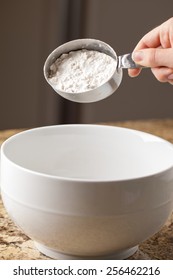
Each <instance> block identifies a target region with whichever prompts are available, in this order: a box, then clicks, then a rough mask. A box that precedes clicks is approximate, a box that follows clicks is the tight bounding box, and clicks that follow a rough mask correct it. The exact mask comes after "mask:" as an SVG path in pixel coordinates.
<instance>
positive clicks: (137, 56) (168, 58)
mask: <svg viewBox="0 0 173 280" xmlns="http://www.w3.org/2000/svg"><path fill="white" fill-rule="evenodd" d="M132 58H133V60H134V61H135V62H136V63H137V64H141V65H142V66H146V67H151V68H155V67H160V66H165V67H169V68H172V66H173V48H168V49H162V48H156V49H155V48H148V49H142V50H139V51H134V52H133V54H132Z"/></svg>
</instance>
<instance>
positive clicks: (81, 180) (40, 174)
mask: <svg viewBox="0 0 173 280" xmlns="http://www.w3.org/2000/svg"><path fill="white" fill-rule="evenodd" d="M56 127H61V128H62V127H92V128H94V127H96V128H104V129H119V130H123V131H129V132H132V133H136V134H143V135H146V136H150V137H152V138H155V139H157V140H159V141H160V142H163V143H166V144H167V145H168V146H170V148H172V149H173V144H172V143H171V142H169V141H168V140H165V139H164V138H162V137H159V136H157V135H154V134H151V133H148V132H144V131H141V130H137V129H132V128H126V127H121V126H114V125H105V124H58V125H47V126H40V127H35V128H30V129H26V130H23V131H20V132H18V133H16V134H14V135H12V136H10V137H9V138H8V139H6V140H5V141H4V142H3V143H2V144H1V153H0V157H1V159H2V157H5V159H6V160H7V161H8V162H10V163H11V164H12V165H14V166H15V167H17V168H18V169H19V170H22V171H25V172H26V173H30V174H32V175H36V176H38V177H43V178H48V179H50V180H58V181H60V180H61V181H64V182H65V181H67V182H78V183H120V182H127V181H128V182H133V181H141V180H143V179H150V178H155V177H159V176H162V175H163V174H164V173H165V172H167V171H171V169H172V170H173V163H172V165H170V166H169V167H167V168H164V169H163V170H161V171H159V172H154V173H151V174H149V175H144V176H134V177H131V178H125V179H105V180H104V179H92V178H91V179H88V178H87V179H86V178H75V177H74V178H72V177H65V176H58V175H52V174H47V173H44V172H39V171H35V170H32V169H29V168H26V167H23V166H21V165H19V164H17V163H15V162H14V161H12V160H11V159H9V158H8V157H7V155H6V154H5V151H4V150H5V149H6V145H8V144H9V143H10V142H11V141H13V140H14V139H15V138H17V137H20V135H21V134H28V133H31V132H32V131H39V130H47V129H52V128H56ZM0 167H1V166H0Z"/></svg>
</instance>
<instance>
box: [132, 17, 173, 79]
mask: <svg viewBox="0 0 173 280" xmlns="http://www.w3.org/2000/svg"><path fill="white" fill-rule="evenodd" d="M132 58H133V60H134V61H135V62H136V63H138V64H140V65H142V66H146V67H151V71H152V73H153V74H154V76H155V77H156V79H157V80H158V81H160V82H169V83H170V84H173V18H170V19H169V20H167V21H166V22H164V23H163V24H161V25H160V26H158V27H156V28H155V29H153V30H152V31H150V32H149V33H147V34H146V35H145V36H144V37H143V38H142V39H141V40H140V41H139V43H138V44H137V46H136V47H135V49H134V51H133V54H132ZM140 72H141V69H129V70H128V73H129V76H131V77H136V76H138V75H139V74H140Z"/></svg>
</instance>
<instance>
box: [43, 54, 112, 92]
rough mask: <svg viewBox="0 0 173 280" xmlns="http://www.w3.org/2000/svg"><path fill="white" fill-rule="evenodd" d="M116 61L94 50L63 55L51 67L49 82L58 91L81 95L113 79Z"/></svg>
mask: <svg viewBox="0 0 173 280" xmlns="http://www.w3.org/2000/svg"><path fill="white" fill-rule="evenodd" d="M116 66H117V63H116V60H115V59H113V58H112V57H111V56H109V55H107V54H105V53H101V52H98V51H94V50H86V49H82V50H77V51H71V52H69V53H66V54H62V55H61V56H60V57H59V58H58V59H57V60H56V61H55V62H54V64H52V65H51V67H50V76H49V78H48V79H49V82H50V83H51V84H52V85H53V87H54V88H55V89H57V90H61V91H65V92H69V93H79V92H85V91H88V90H92V89H94V88H97V87H98V86H100V85H102V84H104V83H105V82H106V81H107V80H109V79H110V78H111V76H112V75H113V73H114V72H115V70H116Z"/></svg>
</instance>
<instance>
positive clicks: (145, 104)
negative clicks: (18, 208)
mask: <svg viewBox="0 0 173 280" xmlns="http://www.w3.org/2000/svg"><path fill="white" fill-rule="evenodd" d="M0 4H1V9H0V34H1V39H0V42H1V43H0V62H1V64H0V65H1V67H0V71H1V72H0V77H1V88H0V129H7V128H23V127H25V128H26V127H34V126H41V125H51V124H61V123H94V122H106V121H116V120H132V119H149V118H169V117H173V86H171V85H169V84H163V83H159V82H158V81H157V80H156V79H155V78H154V77H153V76H152V74H151V72H150V69H145V70H143V71H142V74H141V75H140V77H138V78H136V79H131V78H129V77H128V75H127V71H126V70H125V71H124V77H123V81H122V84H121V86H120V87H119V89H118V90H117V91H116V93H114V94H113V95H112V96H111V97H109V98H107V99H105V100H103V101H100V102H96V103H90V104H77V103H73V102H70V101H67V100H65V99H63V98H62V97H60V96H58V94H55V93H54V92H53V90H52V89H51V88H50V86H49V85H48V84H47V83H46V81H45V80H44V77H43V70H42V69H43V65H44V61H45V59H46V58H47V56H48V55H49V53H50V52H51V51H52V50H53V49H55V48H56V47H57V46H59V45H60V44H62V43H64V42H66V41H69V40H72V39H77V38H86V37H88V38H96V39H100V40H103V41H105V42H107V43H108V44H110V45H111V46H112V47H113V48H114V49H115V51H116V52H117V54H118V55H120V54H124V53H129V52H131V51H132V50H133V48H134V47H135V45H136V43H137V42H138V40H139V39H140V38H141V37H142V36H143V35H144V34H145V33H146V32H148V31H150V30H151V29H152V28H154V27H155V26H157V25H159V24H161V23H162V22H163V21H165V20H167V19H168V18H170V17H172V16H173V1H170V0H164V1H163V0H152V1H142V0H131V1H128V0H37V1H35V0H30V1H27V0H15V1H12V0H0Z"/></svg>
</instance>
